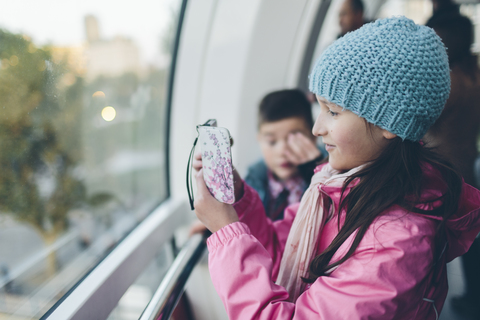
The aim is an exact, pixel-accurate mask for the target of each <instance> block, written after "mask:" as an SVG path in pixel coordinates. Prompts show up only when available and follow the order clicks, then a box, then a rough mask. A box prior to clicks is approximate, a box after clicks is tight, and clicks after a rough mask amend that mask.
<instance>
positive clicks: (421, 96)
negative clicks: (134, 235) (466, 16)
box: [194, 17, 480, 320]
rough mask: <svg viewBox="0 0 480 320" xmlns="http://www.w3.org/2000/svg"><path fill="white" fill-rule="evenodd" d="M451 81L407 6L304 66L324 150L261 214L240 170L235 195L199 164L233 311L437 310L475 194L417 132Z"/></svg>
mask: <svg viewBox="0 0 480 320" xmlns="http://www.w3.org/2000/svg"><path fill="white" fill-rule="evenodd" d="M449 88H450V79H449V69H448V60H447V56H446V52H445V48H444V47H443V44H442V43H441V41H440V39H439V38H438V37H437V36H436V35H435V33H434V32H433V30H431V29H430V28H427V27H424V26H418V25H415V24H414V23H413V22H412V21H411V20H409V19H406V18H404V17H397V18H389V19H384V20H379V21H376V22H374V23H371V24H367V25H365V26H363V27H362V28H360V29H358V30H357V31H355V32H351V33H348V34H347V35H345V36H344V37H342V38H340V39H339V40H337V41H336V42H334V43H333V44H332V45H331V46H330V47H329V48H328V49H327V50H326V51H325V53H324V54H322V56H321V57H320V59H319V60H318V62H317V63H316V65H315V67H314V69H313V72H312V74H311V75H310V90H311V91H312V92H314V93H315V94H316V95H317V99H318V100H319V103H320V106H321V112H320V115H319V116H318V118H317V120H316V122H315V125H314V128H313V134H314V135H316V136H320V137H322V139H323V142H324V143H325V145H326V147H327V151H328V153H329V161H328V163H326V164H323V165H321V166H319V167H317V168H316V169H315V175H314V176H313V178H312V183H311V185H310V187H309V189H308V190H307V192H306V193H305V195H304V196H303V198H302V200H301V203H300V204H296V205H292V206H290V207H288V208H287V209H286V211H285V217H284V219H283V220H280V221H276V222H274V223H273V222H271V221H270V220H268V219H267V218H266V217H265V215H264V214H259V212H260V213H261V212H262V210H263V206H262V203H261V201H260V200H259V198H258V195H257V194H256V193H255V191H253V190H252V189H251V188H250V187H248V185H246V184H244V183H243V182H242V180H241V179H240V178H239V177H238V176H237V177H236V178H237V181H236V184H235V188H236V199H237V202H236V203H235V204H234V206H230V205H226V204H223V203H220V202H217V201H216V200H215V199H214V198H213V197H212V196H211V195H210V194H209V192H208V190H207V188H206V187H205V184H204V181H203V180H202V172H201V170H200V169H201V160H200V157H198V156H197V160H196V161H195V163H194V167H195V169H197V170H199V172H198V174H197V187H198V191H197V198H196V201H195V208H196V214H197V216H198V218H199V219H200V220H201V221H202V222H203V223H204V224H205V226H206V227H207V228H208V229H209V230H210V231H212V232H213V234H212V236H210V238H209V239H208V241H207V244H208V248H209V251H210V256H209V268H210V274H211V277H212V280H213V283H214V286H215V288H216V290H217V292H218V294H219V295H220V297H221V299H222V300H223V303H224V305H225V308H226V310H227V313H228V315H229V317H230V319H409V320H411V319H422V320H424V319H438V315H439V312H440V311H441V309H442V306H443V303H444V301H445V297H446V295H447V289H448V288H447V274H446V263H447V262H448V261H451V260H452V259H454V258H455V257H457V256H459V255H462V254H463V253H465V252H466V251H467V250H468V248H469V246H470V245H471V243H472V241H473V239H474V238H475V236H476V235H477V234H478V232H479V231H480V222H479V216H480V192H479V191H478V190H476V189H474V188H473V187H471V186H469V185H467V184H464V183H463V182H462V179H461V177H459V176H458V174H457V173H456V172H455V171H454V170H453V169H452V167H451V166H450V165H449V164H448V163H446V162H445V161H443V160H442V159H441V158H439V157H437V156H436V155H435V154H433V153H432V152H431V151H429V150H428V149H427V148H425V147H423V145H422V143H421V142H419V141H420V138H421V137H422V136H423V135H424V134H425V132H426V131H427V130H428V128H429V127H430V126H431V125H432V124H433V122H434V121H435V120H436V119H437V118H438V116H439V115H440V113H441V111H442V108H443V106H444V104H445V101H446V99H447V97H448V93H449Z"/></svg>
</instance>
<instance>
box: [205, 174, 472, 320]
mask: <svg viewBox="0 0 480 320" xmlns="http://www.w3.org/2000/svg"><path fill="white" fill-rule="evenodd" d="M431 171H432V170H427V172H426V173H425V177H426V179H425V181H426V182H425V187H424V193H423V198H424V199H425V200H427V199H434V198H436V197H438V196H439V195H441V191H439V189H440V190H441V189H442V188H441V187H439V186H444V185H445V184H444V183H443V181H442V180H440V178H439V177H438V175H436V174H435V172H431ZM244 186H245V187H244V191H245V192H244V196H243V197H242V199H240V200H239V201H238V202H237V203H236V204H235V205H234V207H235V209H236V211H237V213H238V215H239V217H240V221H241V222H236V223H232V224H230V225H228V226H225V227H224V228H222V229H220V230H218V231H217V232H215V233H214V234H213V235H211V236H210V237H209V238H208V240H207V245H208V249H209V252H210V255H209V269H210V275H211V277H212V280H213V284H214V286H215V289H216V291H217V292H218V294H219V295H220V298H221V299H222V301H223V304H224V306H225V308H226V311H227V314H228V316H229V318H230V319H232V320H233V319H241V320H247V319H280V320H283V319H308V320H311V319H328V320H332V319H382V320H385V319H408V320H412V319H421V320H425V319H437V318H438V315H437V313H438V314H439V313H440V311H441V310H442V307H443V304H444V301H445V297H446V295H447V291H448V284H447V273H446V262H449V261H451V260H452V259H454V258H455V257H458V256H460V255H462V254H464V253H465V252H466V251H467V250H468V248H469V247H470V245H471V244H472V242H473V240H474V238H475V236H476V235H477V234H478V233H479V231H480V221H479V217H480V191H478V190H476V189H474V188H473V187H471V186H469V185H467V184H464V185H463V189H462V198H461V202H460V206H459V210H458V211H457V213H456V214H455V215H454V216H453V217H452V218H451V219H450V220H449V221H448V222H447V228H448V231H447V238H448V246H447V249H446V251H445V254H443V256H442V258H441V260H440V261H439V263H440V268H441V270H440V273H439V274H438V278H437V285H436V286H433V285H432V283H433V282H434V281H431V279H430V278H431V277H432V273H431V272H430V270H431V266H432V262H433V261H432V260H433V245H432V244H433V242H434V235H435V227H436V225H437V221H436V220H438V219H436V218H434V217H431V216H424V215H420V214H415V213H411V212H408V211H406V210H404V209H402V208H400V207H397V206H393V207H392V208H390V209H389V210H387V211H386V212H385V214H383V215H382V216H380V217H378V218H377V219H376V220H375V221H374V223H373V224H372V225H371V227H370V228H369V229H368V231H367V233H366V234H365V236H364V237H363V240H362V241H361V242H360V245H359V246H358V248H357V249H356V251H355V254H354V255H353V256H351V257H350V258H349V259H348V260H347V261H345V262H344V263H342V264H341V265H340V266H338V267H337V268H336V269H335V270H334V271H333V272H331V273H330V274H329V275H328V276H322V277H319V278H318V279H317V280H316V281H315V282H314V283H313V284H312V285H311V286H309V287H307V289H306V290H305V291H304V292H303V293H302V294H301V295H300V297H299V298H298V299H297V301H296V302H295V303H291V302H288V301H287V297H288V294H287V292H286V290H285V289H284V288H283V287H281V286H278V285H276V284H275V282H274V280H275V279H276V277H277V274H278V270H279V266H280V260H281V256H282V253H283V249H284V246H285V243H286V240H287V236H288V232H289V230H290V227H291V225H292V222H293V219H294V217H295V214H296V212H297V209H298V204H296V205H292V206H290V207H288V208H287V209H286V211H285V218H284V220H280V221H276V222H272V221H270V220H269V219H268V218H266V215H265V213H264V209H263V206H262V202H261V201H260V199H259V197H258V195H257V193H256V192H255V190H253V189H252V188H251V187H249V186H248V185H247V184H245V183H244ZM322 190H323V191H324V192H326V193H327V194H328V195H329V196H330V198H331V199H332V201H333V203H334V204H335V207H336V208H338V203H339V200H340V199H339V198H340V192H341V190H340V188H335V187H328V186H322ZM347 191H349V190H348V189H347ZM438 205H439V203H438V201H437V202H434V203H430V204H428V205H423V206H421V208H422V209H432V208H434V207H436V206H438ZM342 214H343V215H342V217H341V219H342V220H341V224H342V223H343V219H344V212H342ZM337 233H338V228H337V218H336V215H335V216H334V218H332V219H331V220H330V221H329V222H327V223H326V225H325V227H324V229H323V231H322V234H321V235H320V236H319V241H318V253H320V252H322V250H324V249H325V248H326V247H327V246H328V245H329V244H330V242H331V241H332V240H333V239H334V237H335V236H336V235H337ZM353 238H354V235H352V236H351V237H350V238H349V239H348V241H346V242H345V243H344V244H343V245H342V246H341V247H340V248H339V250H338V251H337V252H336V253H335V255H334V256H333V258H332V261H331V262H334V261H338V260H339V259H340V258H341V257H342V256H343V255H344V254H345V253H346V252H347V250H348V248H350V246H351V243H352V241H353Z"/></svg>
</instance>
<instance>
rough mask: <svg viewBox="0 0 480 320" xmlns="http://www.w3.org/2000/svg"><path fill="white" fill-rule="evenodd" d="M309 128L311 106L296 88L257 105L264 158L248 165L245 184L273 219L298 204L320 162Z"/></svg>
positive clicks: (270, 95)
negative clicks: (251, 189)
mask: <svg viewBox="0 0 480 320" xmlns="http://www.w3.org/2000/svg"><path fill="white" fill-rule="evenodd" d="M312 127H313V118H312V109H311V104H310V102H309V101H308V99H307V97H306V96H305V94H304V93H303V92H302V91H300V90H298V89H288V90H280V91H274V92H271V93H269V94H267V95H266V96H265V97H264V98H263V99H262V101H261V102H260V105H259V112H258V136H257V138H258V142H259V144H260V149H261V151H262V155H263V159H262V160H260V161H258V162H257V163H255V164H253V165H252V166H250V168H249V169H248V173H247V176H246V178H245V182H246V183H247V184H249V185H250V186H251V187H253V188H254V189H255V190H256V191H257V192H258V194H259V196H260V199H261V200H262V203H263V205H264V207H265V212H266V214H267V215H268V216H269V217H270V218H271V219H272V220H280V219H282V218H283V211H284V210H285V208H286V207H287V206H288V205H290V204H292V203H296V202H300V199H301V197H302V195H303V193H304V192H305V190H306V189H307V188H308V186H309V185H310V179H311V178H312V175H313V169H314V168H315V166H316V165H317V164H318V162H319V161H320V160H321V159H322V153H321V152H320V150H319V149H318V147H317V145H316V143H315V142H316V137H314V136H313V135H312Z"/></svg>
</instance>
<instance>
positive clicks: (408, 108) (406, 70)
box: [310, 17, 450, 141]
mask: <svg viewBox="0 0 480 320" xmlns="http://www.w3.org/2000/svg"><path fill="white" fill-rule="evenodd" d="M310 91H312V92H313V93H315V94H317V95H318V96H321V97H323V98H325V99H327V100H328V101H330V102H333V103H335V104H337V105H339V106H341V107H343V108H346V109H348V110H350V111H352V112H354V113H356V114H357V115H359V116H360V117H362V118H365V119H366V120H367V121H368V122H370V123H373V124H374V125H377V126H379V127H381V128H383V129H386V130H387V131H390V132H392V133H394V134H396V135H397V136H399V137H401V138H402V139H407V140H411V141H418V140H420V139H421V138H422V137H423V136H424V134H425V133H426V132H427V130H428V128H429V127H430V126H431V125H432V124H433V123H434V122H435V120H436V119H437V118H438V117H439V116H440V113H441V112H442V110H443V107H444V105H445V102H446V100H447V98H448V95H449V94H450V71H449V66H448V57H447V54H446V51H445V47H444V45H443V43H442V41H441V40H440V38H439V37H438V36H437V35H436V34H435V32H434V31H433V30H432V29H430V28H428V27H425V26H419V25H416V24H415V23H414V22H413V21H412V20H410V19H407V18H405V17H395V18H387V19H382V20H377V21H375V22H372V23H369V24H366V25H364V26H363V27H361V28H360V29H358V30H356V31H353V32H350V33H347V34H346V35H345V36H343V37H342V38H340V39H338V40H337V41H335V42H334V43H333V44H332V45H330V46H329V47H328V48H327V49H326V50H325V52H324V53H323V54H322V55H321V56H320V58H319V59H318V61H317V62H316V64H315V66H314V68H313V71H312V73H311V75H310Z"/></svg>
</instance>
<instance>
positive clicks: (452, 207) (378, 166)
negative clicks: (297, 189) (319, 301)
mask: <svg viewBox="0 0 480 320" xmlns="http://www.w3.org/2000/svg"><path fill="white" fill-rule="evenodd" d="M426 164H430V165H432V166H433V167H434V168H435V169H437V170H438V171H439V172H440V173H441V174H442V176H443V180H444V181H445V184H446V186H448V187H446V188H445V189H446V190H445V193H444V194H443V195H442V196H441V197H440V198H439V199H431V200H429V202H430V201H431V202H433V201H436V200H441V201H442V205H441V206H440V207H437V208H436V209H434V210H421V209H419V208H417V207H416V205H417V204H419V203H420V202H421V201H420V196H421V192H422V177H423V169H422V167H423V166H424V165H426ZM357 178H358V179H359V183H358V184H357V185H356V186H355V187H353V188H352V189H351V191H350V192H349V193H348V194H347V195H346V196H345V197H343V195H344V193H345V190H346V188H347V187H348V185H349V184H350V183H351V182H352V181H353V180H354V179H357ZM461 189H462V178H461V177H460V175H459V174H458V173H457V172H456V170H455V169H454V168H453V166H452V165H451V164H450V163H448V162H447V161H445V160H444V159H443V158H441V157H440V156H439V155H437V154H436V153H434V152H433V151H432V150H431V149H429V148H427V147H425V146H422V145H421V144H420V143H419V142H411V141H406V140H405V141H402V139H401V138H398V137H397V138H394V139H393V140H392V141H391V142H390V143H389V144H388V145H387V147H386V148H385V149H384V150H383V151H382V152H381V154H380V155H379V156H378V158H377V159H375V160H374V161H372V162H370V163H369V164H367V165H366V166H365V168H363V169H362V170H360V171H358V172H357V173H355V174H353V175H352V176H350V177H349V178H348V179H346V181H345V183H344V185H343V188H342V197H341V199H342V200H341V201H340V205H339V208H338V210H337V215H338V224H339V228H340V212H341V211H342V209H345V210H346V217H345V222H344V225H343V227H342V228H341V229H340V231H339V233H338V234H337V236H336V237H335V238H334V239H333V241H332V243H331V244H330V245H329V246H328V247H327V248H326V249H325V250H324V251H323V252H322V253H321V254H320V255H318V256H316V257H315V258H314V259H313V260H312V262H311V263H310V276H309V278H308V279H304V281H306V282H314V281H315V279H316V278H318V277H320V276H322V275H325V274H326V273H327V270H329V269H331V268H333V267H335V266H338V265H340V264H342V263H343V262H344V261H345V260H347V259H348V258H349V257H350V256H352V254H353V253H354V252H355V250H356V248H357V247H358V245H359V244H360V241H361V240H362V238H363V236H364V235H365V232H366V231H367V230H368V228H369V227H370V225H371V224H372V222H373V221H374V220H375V219H376V218H377V217H378V216H380V215H381V214H382V213H383V212H384V211H385V210H386V209H388V208H389V207H391V206H393V205H399V206H401V207H403V208H405V209H406V210H408V211H410V212H416V213H421V214H426V215H433V216H437V217H442V218H443V219H442V220H441V221H439V223H438V226H437V232H436V239H435V252H434V257H436V258H434V259H435V260H434V261H436V259H437V258H438V257H440V255H441V252H442V250H443V248H444V244H445V241H446V240H445V232H444V225H445V221H446V219H447V218H448V217H450V216H451V215H452V214H454V213H455V211H456V210H457V208H458V202H459V198H460V193H461ZM365 190H368V191H367V192H365ZM357 230H358V232H357V234H356V235H355V238H354V241H353V243H352V246H351V247H350V249H349V250H348V252H347V253H346V254H345V256H344V257H342V258H341V259H340V260H338V261H337V262H334V263H330V260H331V259H332V256H333V255H334V254H335V252H336V251H337V250H338V248H339V247H340V246H341V245H342V244H343V243H344V242H345V240H347V238H348V237H350V235H352V233H354V232H355V231H357Z"/></svg>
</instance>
